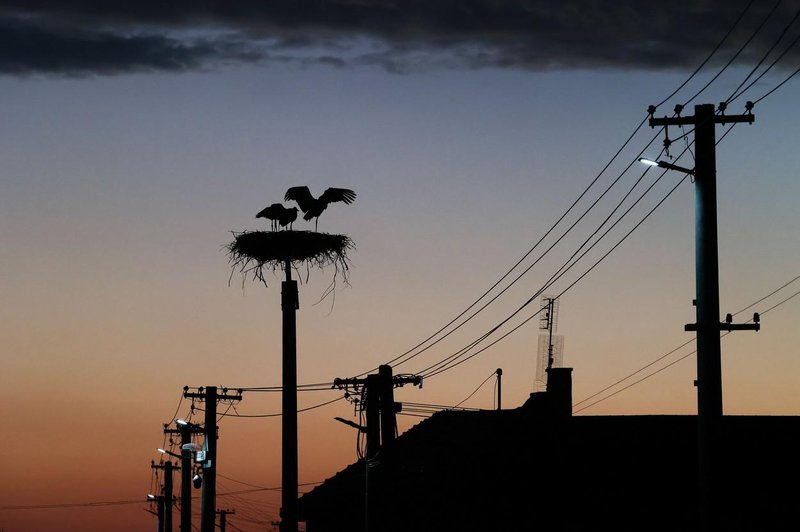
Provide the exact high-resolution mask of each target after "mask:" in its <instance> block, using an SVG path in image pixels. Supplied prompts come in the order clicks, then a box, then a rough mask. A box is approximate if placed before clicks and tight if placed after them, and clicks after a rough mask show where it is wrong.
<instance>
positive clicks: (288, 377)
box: [280, 260, 300, 532]
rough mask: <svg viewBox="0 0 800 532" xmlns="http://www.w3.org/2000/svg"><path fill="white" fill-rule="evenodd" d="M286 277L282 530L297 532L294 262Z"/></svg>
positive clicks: (296, 304) (283, 294)
mask: <svg viewBox="0 0 800 532" xmlns="http://www.w3.org/2000/svg"><path fill="white" fill-rule="evenodd" d="M284 270H285V272H286V280H285V281H283V284H282V290H281V310H282V311H283V382H282V383H281V387H282V399H283V405H282V411H283V416H281V422H282V429H281V434H282V445H281V453H282V468H281V476H282V489H281V513H280V515H281V526H280V530H281V532H297V309H299V308H300V301H299V297H298V294H297V281H294V280H292V263H291V262H290V261H289V260H287V261H285V263H284Z"/></svg>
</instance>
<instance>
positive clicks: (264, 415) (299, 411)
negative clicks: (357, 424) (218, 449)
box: [197, 396, 344, 418]
mask: <svg viewBox="0 0 800 532" xmlns="http://www.w3.org/2000/svg"><path fill="white" fill-rule="evenodd" d="M342 399H344V396H342V397H337V398H336V399H331V400H330V401H325V402H324V403H319V404H316V405H313V406H309V407H306V408H301V409H299V410H298V411H297V413H298V414H300V413H302V412H308V411H309V410H315V409H317V408H322V407H323V406H327V405H329V404H332V403H335V402H336V401H341V400H342ZM197 410H199V411H201V412H203V409H202V408H199V407H198V408H197ZM282 415H283V413H282V412H276V413H273V414H239V413H236V414H228V413H223V414H222V416H223V417H247V418H251V417H252V418H261V417H280V416H282Z"/></svg>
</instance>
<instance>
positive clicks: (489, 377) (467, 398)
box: [453, 371, 495, 408]
mask: <svg viewBox="0 0 800 532" xmlns="http://www.w3.org/2000/svg"><path fill="white" fill-rule="evenodd" d="M494 376H495V372H494V371H493V372H492V373H490V374H489V376H488V377H486V378H485V379H484V380H483V382H482V383H480V384H479V385H478V387H477V388H475V390H474V391H473V392H472V393H471V394H469V395H468V396H466V397H465V398H464V399H463V400H461V401H459V402H458V403H456V404H455V405H453V408H458V407H459V406H461V405H462V404H464V403H466V402H467V401H468V400H469V399H470V398H471V397H472V396H473V395H475V394H476V393H478V390H480V389H481V388H482V387H483V385H484V384H486V383H487V382H488V380H489V379H491V378H492V377H494Z"/></svg>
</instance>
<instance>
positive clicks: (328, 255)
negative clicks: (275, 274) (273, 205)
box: [227, 231, 355, 283]
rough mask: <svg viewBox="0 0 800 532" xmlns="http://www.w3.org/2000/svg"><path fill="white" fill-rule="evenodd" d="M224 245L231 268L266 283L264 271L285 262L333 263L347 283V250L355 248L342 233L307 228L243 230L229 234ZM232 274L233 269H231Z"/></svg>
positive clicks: (300, 263) (318, 265)
mask: <svg viewBox="0 0 800 532" xmlns="http://www.w3.org/2000/svg"><path fill="white" fill-rule="evenodd" d="M233 237H234V239H233V242H231V243H230V244H228V246H227V249H228V257H229V259H230V263H231V265H232V266H233V269H234V271H235V270H239V271H240V272H241V273H242V275H244V276H247V275H249V274H251V273H252V274H253V278H254V279H256V280H259V281H261V282H264V283H266V281H265V279H264V270H270V271H275V270H278V269H282V268H283V267H284V265H285V264H286V261H289V263H290V264H291V266H292V267H298V266H300V265H303V264H305V265H306V266H307V267H317V268H324V267H326V266H334V267H335V268H336V274H337V275H338V274H341V275H342V277H343V278H344V281H345V282H347V272H348V270H349V266H348V258H347V252H348V251H349V250H352V249H354V248H355V246H354V245H353V241H352V240H350V237H348V236H346V235H331V234H329V233H317V232H311V231H243V232H241V233H236V232H234V233H233ZM232 273H233V272H232Z"/></svg>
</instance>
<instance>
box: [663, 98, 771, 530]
mask: <svg viewBox="0 0 800 532" xmlns="http://www.w3.org/2000/svg"><path fill="white" fill-rule="evenodd" d="M752 108H753V104H752V103H751V102H747V105H746V109H747V111H748V112H747V114H746V115H738V116H725V115H724V114H719V115H717V114H715V112H714V105H712V104H703V105H696V106H695V108H694V111H695V114H694V116H685V117H684V116H680V110H681V109H682V107H680V106H679V107H676V115H677V116H674V117H671V118H668V117H664V118H653V117H652V115H653V112H654V111H655V109H654V108H653V107H651V108H650V114H651V118H650V126H651V127H655V126H664V127H667V126H672V125H676V126H683V125H691V126H694V128H695V130H694V138H695V170H694V177H695V283H696V285H695V291H696V299H695V305H696V316H697V322H696V323H694V324H689V325H687V326H686V327H685V330H687V331H697V381H695V382H696V386H697V421H698V425H697V437H698V484H699V485H698V488H699V490H698V502H699V510H700V527H701V530H703V531H712V530H718V528H719V515H720V505H719V503H720V501H719V487H718V485H717V482H718V480H717V478H718V476H717V469H718V465H717V464H716V459H717V458H716V457H717V456H719V444H720V442H719V441H718V426H719V422H720V420H721V418H722V362H721V350H720V338H719V333H720V330H721V329H722V328H728V327H731V329H730V330H733V328H735V329H737V330H742V329H753V330H758V324H757V323H756V324H753V325H747V324H741V325H736V326H733V325H732V324H730V323H728V324H727V326H726V325H723V324H721V323H720V321H719V318H720V311H719V259H718V256H717V248H718V245H717V182H716V179H717V168H716V141H715V127H714V126H715V125H716V124H727V123H736V122H747V123H751V124H752V123H753V120H754V119H755V117H754V116H753V114H752V112H751V111H752ZM720 111H721V113H722V111H724V105H720ZM665 142H667V141H665ZM666 167H669V165H666Z"/></svg>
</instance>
